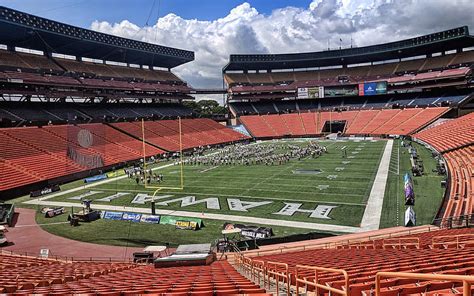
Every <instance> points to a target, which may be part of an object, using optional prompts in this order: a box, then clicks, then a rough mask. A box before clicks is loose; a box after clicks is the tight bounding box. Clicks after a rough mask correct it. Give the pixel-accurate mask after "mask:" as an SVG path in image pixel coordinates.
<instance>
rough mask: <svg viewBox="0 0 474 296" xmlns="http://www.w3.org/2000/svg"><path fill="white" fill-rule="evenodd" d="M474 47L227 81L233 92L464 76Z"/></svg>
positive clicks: (232, 77) (241, 75)
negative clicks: (372, 62)
mask: <svg viewBox="0 0 474 296" xmlns="http://www.w3.org/2000/svg"><path fill="white" fill-rule="evenodd" d="M473 61H474V51H466V52H461V53H456V54H449V55H446V56H438V57H432V58H423V59H415V60H406V61H401V62H395V63H393V62H392V63H385V64H374V65H370V66H358V67H347V68H342V67H340V68H335V69H322V70H318V71H295V72H273V73H262V72H261V73H227V74H226V75H225V78H226V81H227V83H228V84H229V85H230V86H231V90H232V92H234V93H245V92H259V91H273V92H275V91H287V90H295V89H297V88H298V87H310V86H331V85H340V84H341V82H343V83H352V84H356V83H360V82H366V81H378V80H386V81H387V82H388V83H400V82H410V81H417V82H423V81H426V80H434V79H438V80H439V79H448V78H456V77H460V78H462V77H465V76H466V75H468V74H469V73H470V72H471V69H470V68H469V67H466V66H469V65H470V64H471V63H472V62H473Z"/></svg>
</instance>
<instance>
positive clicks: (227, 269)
mask: <svg viewBox="0 0 474 296" xmlns="http://www.w3.org/2000/svg"><path fill="white" fill-rule="evenodd" d="M0 258H1V265H0V266H1V267H0V275H1V280H0V292H2V293H15V295H27V294H49V295H64V294H71V293H74V294H94V295H139V294H154V295H201V296H204V295H214V293H215V294H216V295H230V294H264V293H265V289H262V288H260V287H259V286H258V285H256V284H254V283H252V282H251V281H250V280H248V279H246V278H245V277H244V276H242V275H241V274H239V273H238V272H237V271H236V270H235V269H234V268H233V267H232V266H231V265H230V264H229V263H228V262H227V261H217V262H214V263H212V264H211V265H208V266H184V267H169V268H154V267H152V266H143V265H142V266H139V265H136V264H127V263H96V262H72V263H65V262H62V261H55V260H48V259H36V258H30V257H23V256H17V255H7V254H1V255H0ZM7 295H9V294H7Z"/></svg>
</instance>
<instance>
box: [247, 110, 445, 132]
mask: <svg viewBox="0 0 474 296" xmlns="http://www.w3.org/2000/svg"><path fill="white" fill-rule="evenodd" d="M447 110H448V108H445V107H433V108H410V109H382V110H357V111H342V112H328V111H323V112H315V113H312V112H304V113H292V114H272V115H246V116H241V117H240V120H241V122H242V123H243V124H244V125H245V126H246V128H247V130H249V131H250V133H251V134H252V135H253V136H254V137H256V138H268V137H284V136H304V135H320V134H322V133H323V128H324V126H325V124H328V123H329V122H335V121H340V122H341V121H343V122H345V130H344V131H343V133H344V134H347V135H371V136H382V135H409V134H412V133H413V132H415V131H417V130H419V129H420V128H422V127H423V126H425V125H427V124H429V123H430V122H433V121H434V120H435V119H437V118H438V117H440V116H441V115H442V114H443V113H445V112H446V111H447ZM325 132H333V131H332V130H331V128H330V127H329V130H326V131H325Z"/></svg>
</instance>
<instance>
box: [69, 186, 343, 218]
mask: <svg viewBox="0 0 474 296" xmlns="http://www.w3.org/2000/svg"><path fill="white" fill-rule="evenodd" d="M319 186H320V187H318V188H319V189H320V190H325V189H327V188H329V186H328V185H319ZM101 193H104V192H103V191H89V192H86V193H83V194H81V195H78V196H73V197H70V198H69V199H71V200H80V199H82V198H85V197H91V196H93V195H96V194H101ZM129 195H130V193H129V192H117V193H115V194H111V195H109V196H106V197H102V198H100V199H95V201H97V202H111V201H113V200H115V199H118V198H121V197H125V196H129ZM152 200H154V201H155V204H156V206H162V207H167V206H170V205H172V204H175V203H179V205H180V207H181V208H186V207H188V206H194V205H201V204H202V205H205V206H206V208H207V209H209V210H223V209H222V208H221V204H220V201H219V198H217V197H207V198H202V199H197V198H196V196H193V195H188V196H184V197H176V196H174V195H157V196H155V197H154V198H153V196H151V195H148V194H146V193H139V194H137V195H135V197H134V198H133V200H132V201H131V202H130V203H131V204H135V205H145V204H147V203H149V202H151V201H152ZM273 203H274V202H273V201H268V200H267V201H265V200H257V201H247V200H241V199H239V198H227V205H228V208H229V210H230V211H235V212H249V210H251V209H254V208H257V207H265V206H268V205H270V204H273ZM283 203H284V206H283V207H282V208H281V209H280V211H278V212H276V213H271V212H270V210H269V213H270V214H273V215H281V216H293V215H294V214H296V213H300V214H309V215H308V216H309V217H310V218H316V219H331V218H330V217H329V214H330V213H331V211H332V209H334V208H337V206H327V205H317V206H316V208H314V209H302V208H301V207H302V206H303V204H301V203H289V202H283Z"/></svg>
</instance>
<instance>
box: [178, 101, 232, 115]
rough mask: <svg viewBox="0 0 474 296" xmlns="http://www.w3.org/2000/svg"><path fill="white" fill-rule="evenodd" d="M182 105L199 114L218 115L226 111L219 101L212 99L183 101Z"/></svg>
mask: <svg viewBox="0 0 474 296" xmlns="http://www.w3.org/2000/svg"><path fill="white" fill-rule="evenodd" d="M184 105H185V106H186V107H188V108H191V109H193V111H194V112H195V113H198V114H200V115H218V114H226V113H227V109H226V108H225V107H223V106H220V105H219V103H218V102H216V101H214V100H201V101H199V102H194V101H191V102H184Z"/></svg>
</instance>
